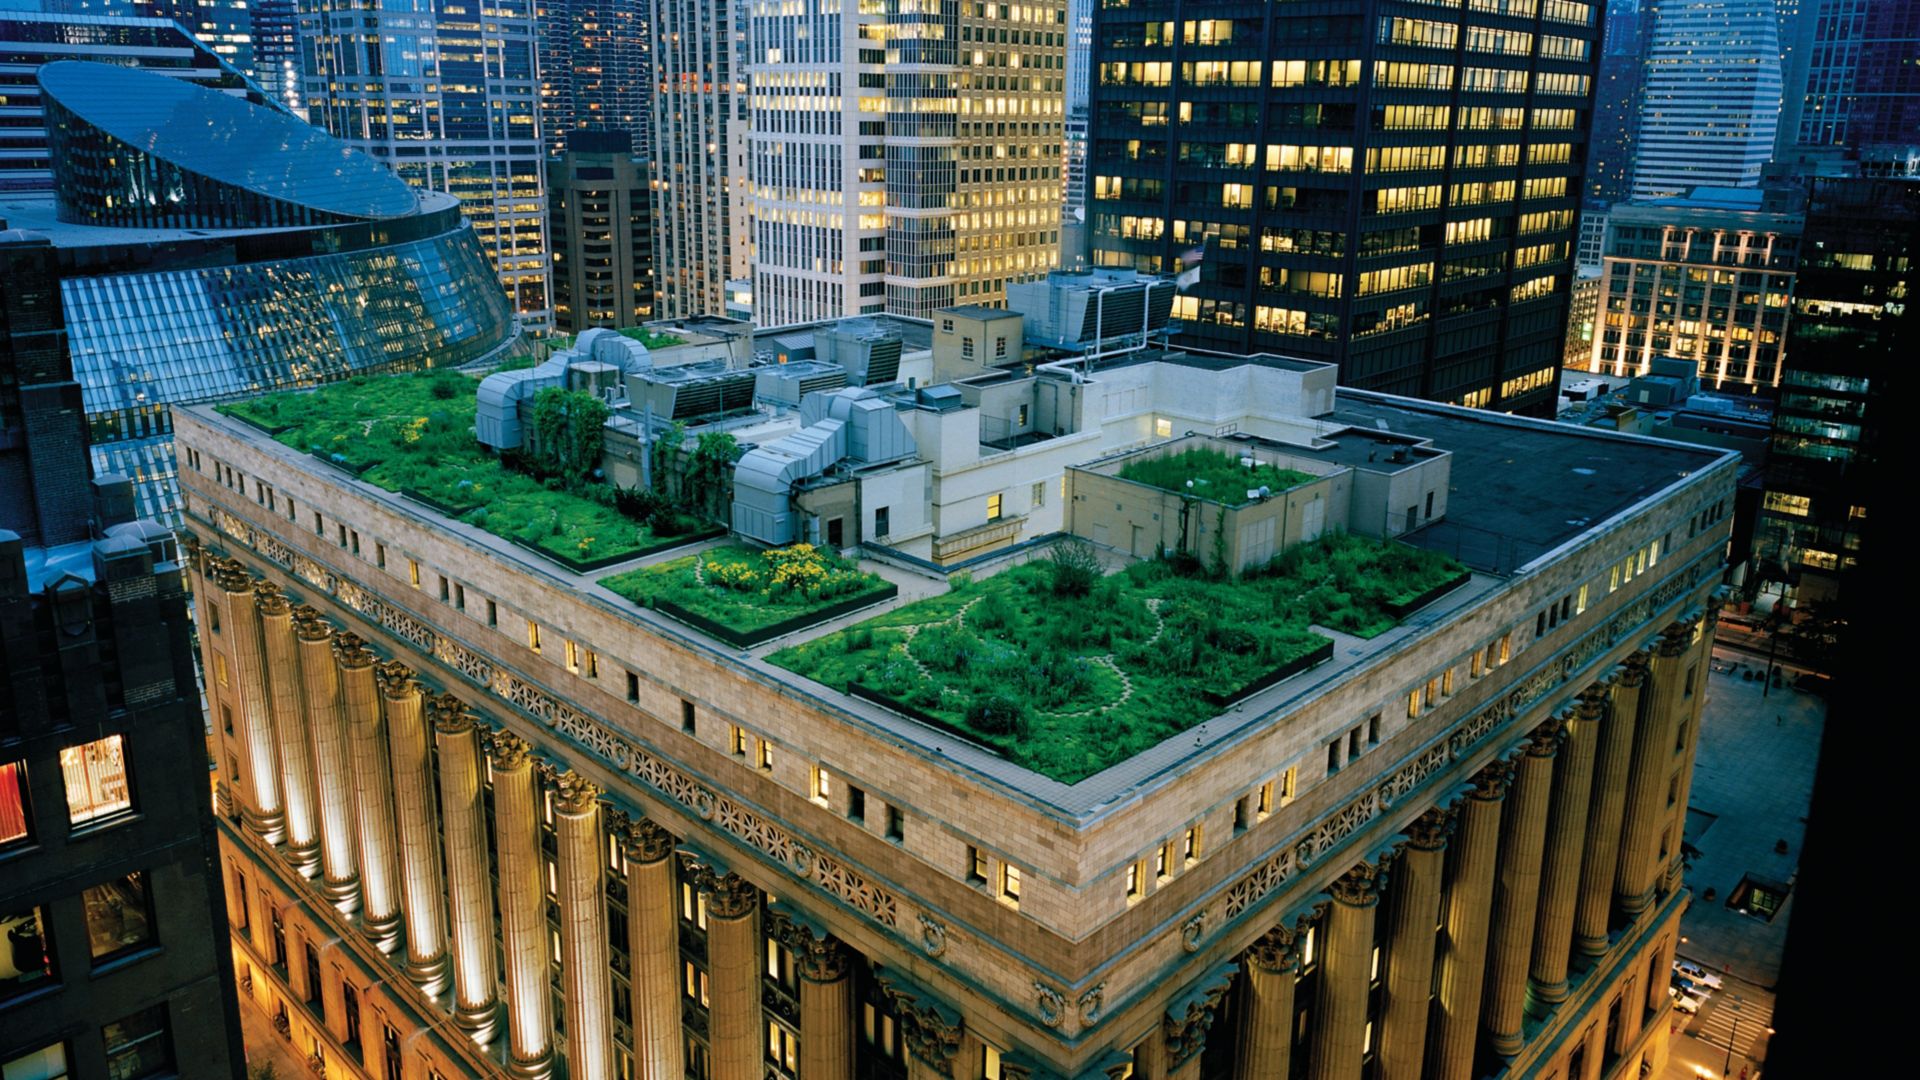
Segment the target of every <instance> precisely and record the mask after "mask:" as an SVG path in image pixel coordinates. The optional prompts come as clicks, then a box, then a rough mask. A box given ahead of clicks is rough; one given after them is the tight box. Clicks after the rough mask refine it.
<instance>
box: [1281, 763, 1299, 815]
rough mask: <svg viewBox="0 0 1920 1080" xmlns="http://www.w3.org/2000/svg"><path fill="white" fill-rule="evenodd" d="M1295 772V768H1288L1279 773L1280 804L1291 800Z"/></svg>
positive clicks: (1283, 804)
mask: <svg viewBox="0 0 1920 1080" xmlns="http://www.w3.org/2000/svg"><path fill="white" fill-rule="evenodd" d="M1295 772H1296V770H1295V769H1293V768H1288V769H1287V771H1286V772H1284V773H1281V774H1280V805H1281V806H1285V805H1287V804H1288V803H1290V802H1292V801H1293V795H1294V790H1293V780H1294V774H1295Z"/></svg>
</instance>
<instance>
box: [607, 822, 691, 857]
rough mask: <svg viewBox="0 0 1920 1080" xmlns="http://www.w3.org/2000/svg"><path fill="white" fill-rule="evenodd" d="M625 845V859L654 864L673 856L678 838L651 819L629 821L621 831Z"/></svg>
mask: <svg viewBox="0 0 1920 1080" xmlns="http://www.w3.org/2000/svg"><path fill="white" fill-rule="evenodd" d="M621 834H622V837H623V838H624V839H625V841H626V845H627V857H628V858H630V859H632V860H633V861H634V862H639V863H656V862H659V861H660V860H661V859H664V858H667V857H668V856H670V855H672V854H673V849H674V845H676V844H678V843H679V838H678V837H676V836H674V835H673V834H672V833H670V832H668V831H667V830H666V829H665V828H664V827H662V826H661V824H660V823H659V822H657V821H654V820H653V819H651V818H638V819H630V820H629V821H628V822H627V823H626V824H625V825H624V827H623V828H622V829H621Z"/></svg>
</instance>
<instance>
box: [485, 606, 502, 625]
mask: <svg viewBox="0 0 1920 1080" xmlns="http://www.w3.org/2000/svg"><path fill="white" fill-rule="evenodd" d="M487 625H488V626H499V625H500V608H499V606H498V605H496V604H494V602H493V601H491V600H489V601H487Z"/></svg>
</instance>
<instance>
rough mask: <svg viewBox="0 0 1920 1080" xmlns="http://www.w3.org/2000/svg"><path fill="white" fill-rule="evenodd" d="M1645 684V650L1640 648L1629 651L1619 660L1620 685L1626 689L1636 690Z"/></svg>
mask: <svg viewBox="0 0 1920 1080" xmlns="http://www.w3.org/2000/svg"><path fill="white" fill-rule="evenodd" d="M1646 684H1647V652H1646V650H1645V649H1640V650H1637V651H1634V652H1630V653H1628V654H1627V655H1626V657H1625V658H1624V659H1622V660H1621V661H1620V686H1621V687H1623V688H1625V689H1628V690H1638V689H1639V688H1641V687H1642V686H1645V685H1646Z"/></svg>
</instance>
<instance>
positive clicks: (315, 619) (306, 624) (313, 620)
mask: <svg viewBox="0 0 1920 1080" xmlns="http://www.w3.org/2000/svg"><path fill="white" fill-rule="evenodd" d="M293 632H294V633H295V634H296V635H297V636H298V637H299V638H300V640H301V641H325V640H327V639H328V638H331V637H332V636H333V627H332V626H331V625H329V624H328V623H327V620H326V617H325V616H323V615H321V614H320V612H319V611H318V610H317V609H315V608H314V607H313V606H312V605H311V604H297V605H295V606H294V609H293Z"/></svg>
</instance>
